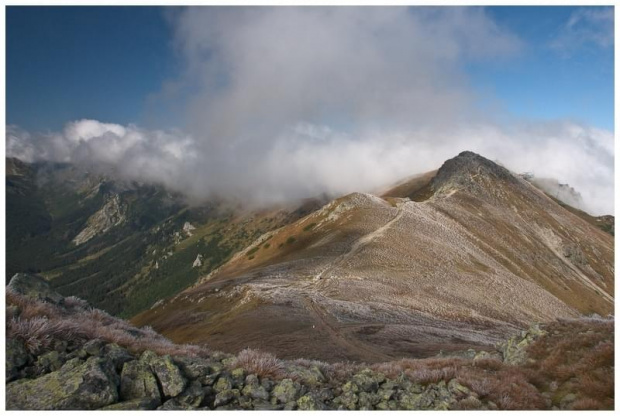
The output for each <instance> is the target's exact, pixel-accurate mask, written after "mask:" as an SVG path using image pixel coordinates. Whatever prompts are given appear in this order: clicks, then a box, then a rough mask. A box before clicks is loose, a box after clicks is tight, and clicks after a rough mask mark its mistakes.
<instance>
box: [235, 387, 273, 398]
mask: <svg viewBox="0 0 620 416" xmlns="http://www.w3.org/2000/svg"><path fill="white" fill-rule="evenodd" d="M241 392H242V393H243V395H244V396H248V397H250V398H252V399H260V400H269V392H268V391H267V390H265V388H264V387H263V386H261V385H260V384H258V383H256V384H246V385H245V387H244V388H243V390H242V391H241Z"/></svg>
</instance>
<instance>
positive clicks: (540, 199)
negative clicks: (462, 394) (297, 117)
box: [6, 152, 614, 362]
mask: <svg viewBox="0 0 620 416" xmlns="http://www.w3.org/2000/svg"><path fill="white" fill-rule="evenodd" d="M6 181H7V275H8V276H12V275H13V274H14V273H18V272H36V273H40V274H41V275H42V276H44V277H45V278H46V279H47V280H48V281H49V282H50V284H51V285H52V286H53V287H54V288H55V289H56V290H58V291H59V292H60V293H61V294H63V295H64V296H71V295H75V296H78V297H81V298H84V299H86V300H88V301H89V302H90V303H91V304H93V305H94V306H96V307H98V308H102V309H105V310H107V311H108V312H110V313H112V314H115V315H118V316H121V317H133V319H132V321H133V323H134V324H136V325H139V326H141V325H151V326H153V327H154V328H155V329H156V330H158V331H159V332H161V333H162V334H164V335H165V336H167V337H168V338H170V339H172V340H173V341H175V342H192V343H201V342H204V343H207V344H208V345H209V346H210V347H212V348H216V349H221V350H224V351H229V352H237V351H239V350H241V349H243V348H246V347H252V348H260V349H262V350H265V351H269V352H272V353H275V354H276V355H278V356H279V357H282V358H298V357H306V358H317V359H322V360H327V361H341V360H357V361H367V362H379V361H385V360H389V359H393V358H398V357H403V356H408V357H425V356H431V355H435V354H436V353H437V352H438V351H439V350H444V351H451V350H462V349H467V348H474V349H477V350H484V349H490V348H492V346H493V344H494V343H495V342H497V341H499V340H501V339H504V338H506V337H507V336H509V335H510V334H512V333H514V332H515V331H517V330H518V329H519V328H523V327H526V326H528V325H529V324H531V323H532V322H536V321H549V320H553V319H555V318H558V317H576V316H578V315H589V314H599V315H607V314H610V313H612V312H613V293H614V292H613V290H614V265H613V250H614V237H613V226H614V220H613V217H611V216H606V217H592V216H590V215H588V214H586V213H585V212H583V211H580V210H579V209H577V208H575V207H571V206H569V205H567V204H565V203H562V202H560V201H559V200H557V199H555V198H556V197H557V195H551V194H550V192H549V189H546V188H545V186H541V185H540V183H537V182H536V181H534V180H531V178H529V177H527V178H524V177H522V176H520V175H516V174H514V173H512V172H510V171H508V170H506V169H505V168H503V167H501V166H499V165H498V164H496V163H494V162H492V161H490V160H487V159H485V158H484V157H482V156H479V155H477V154H474V153H471V152H463V153H461V154H460V155H458V156H457V157H455V158H453V159H450V160H448V161H446V162H445V163H444V164H443V166H441V167H440V168H439V169H438V170H436V171H432V172H428V173H425V174H422V175H417V176H414V177H411V178H408V179H406V180H403V181H402V182H401V183H398V184H395V185H393V186H391V187H389V189H388V190H386V191H383V192H381V193H379V194H377V195H370V194H362V193H353V194H350V195H346V196H343V197H340V198H338V199H335V200H329V199H327V198H326V197H322V198H316V199H308V200H305V201H301V202H299V203H291V204H289V205H288V206H279V207H273V208H270V209H262V210H254V209H250V208H248V207H243V206H239V205H233V204H231V203H227V202H225V201H215V200H213V201H210V202H209V203H205V204H201V205H199V206H193V205H191V204H189V203H187V202H186V201H185V200H184V198H183V197H182V196H181V195H176V194H171V193H169V192H167V191H166V190H165V189H163V188H161V187H156V186H150V185H144V184H138V183H126V182H122V181H115V180H112V179H111V178H108V177H105V176H102V175H97V174H94V173H89V172H86V171H84V170H83V169H79V168H77V167H75V166H72V165H62V164H54V165H51V164H26V163H23V162H21V161H19V160H16V159H7V177H6ZM545 184H546V185H548V183H547V182H545ZM547 188H548V187H547ZM545 192H547V193H545Z"/></svg>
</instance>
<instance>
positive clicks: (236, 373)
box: [230, 368, 245, 388]
mask: <svg viewBox="0 0 620 416" xmlns="http://www.w3.org/2000/svg"><path fill="white" fill-rule="evenodd" d="M230 375H231V379H232V382H233V385H234V386H235V387H238V388H243V381H244V380H245V370H244V369H243V368H235V369H234V370H233V371H232V372H231V373H230Z"/></svg>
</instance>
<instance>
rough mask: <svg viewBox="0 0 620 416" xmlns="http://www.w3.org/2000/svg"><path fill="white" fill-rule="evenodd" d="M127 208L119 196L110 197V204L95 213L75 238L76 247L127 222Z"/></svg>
mask: <svg viewBox="0 0 620 416" xmlns="http://www.w3.org/2000/svg"><path fill="white" fill-rule="evenodd" d="M126 212H127V207H126V206H125V205H124V204H123V203H122V202H121V198H120V196H118V195H117V194H115V195H113V196H111V197H110V199H109V200H108V202H107V203H106V204H105V205H104V206H103V208H101V209H100V210H99V211H97V212H96V213H94V214H93V215H92V216H91V217H90V218H89V219H88V221H86V227H85V228H84V229H83V230H82V231H80V233H79V234H78V235H77V236H75V238H74V239H73V242H74V243H75V245H78V246H79V245H80V244H84V243H85V242H87V241H88V240H90V239H92V238H93V237H95V236H97V235H100V234H103V233H105V232H107V231H108V230H110V229H111V228H112V227H116V226H118V225H121V224H122V223H123V222H125V218H126V217H125V214H126Z"/></svg>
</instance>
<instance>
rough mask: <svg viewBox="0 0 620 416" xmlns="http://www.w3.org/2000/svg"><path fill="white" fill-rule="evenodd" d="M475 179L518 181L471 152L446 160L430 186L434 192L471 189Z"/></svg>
mask: <svg viewBox="0 0 620 416" xmlns="http://www.w3.org/2000/svg"><path fill="white" fill-rule="evenodd" d="M477 178H493V179H495V180H499V181H505V182H509V183H517V182H518V179H517V178H515V177H514V175H513V174H512V173H511V172H510V171H509V170H508V169H506V168H505V167H503V166H500V165H499V164H497V163H495V162H493V161H491V160H489V159H487V158H485V157H483V156H480V155H479V154H477V153H474V152H471V151H464V152H461V153H459V154H458V155H457V156H456V157H453V158H452V159H448V160H446V161H445V162H444V164H443V165H442V166H441V168H439V170H438V171H437V175H436V176H435V177H434V178H433V180H432V182H431V186H432V188H433V190H434V191H435V192H437V191H439V190H440V189H442V188H446V187H450V188H455V187H458V188H466V189H469V190H472V189H473V185H474V184H476V183H477V181H476V179H477Z"/></svg>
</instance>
